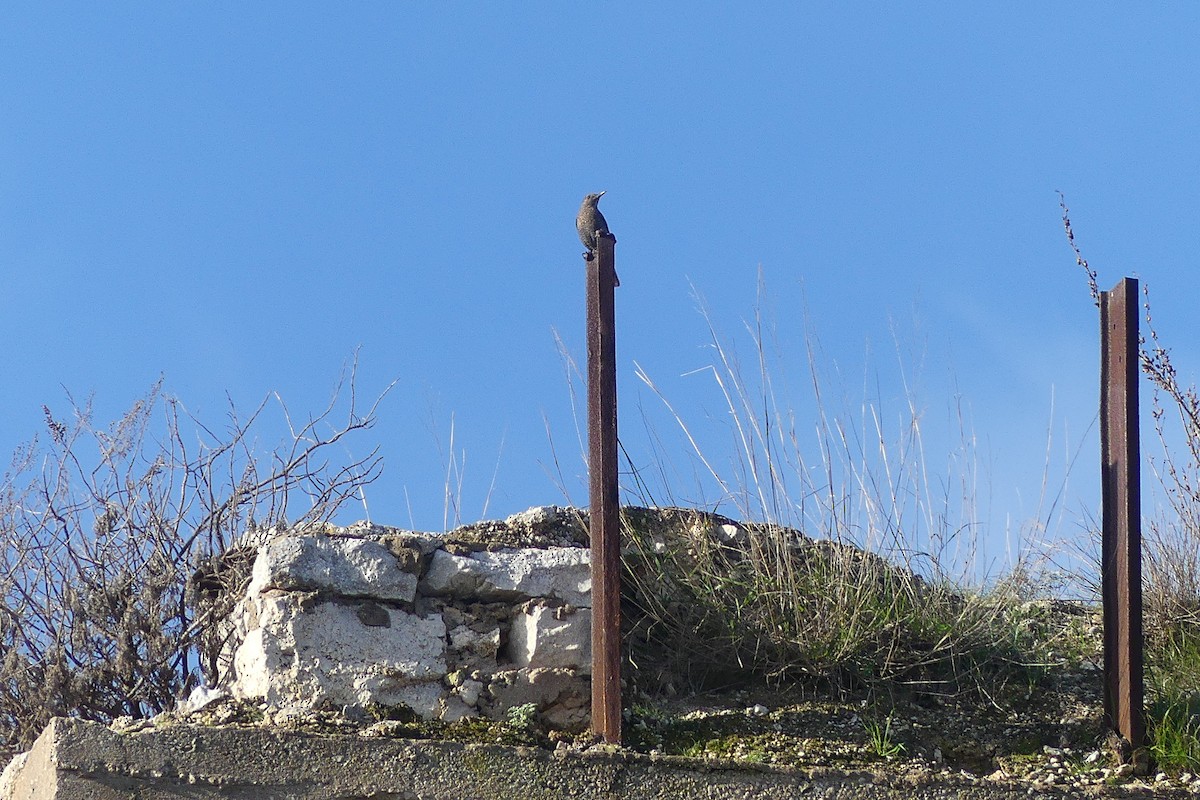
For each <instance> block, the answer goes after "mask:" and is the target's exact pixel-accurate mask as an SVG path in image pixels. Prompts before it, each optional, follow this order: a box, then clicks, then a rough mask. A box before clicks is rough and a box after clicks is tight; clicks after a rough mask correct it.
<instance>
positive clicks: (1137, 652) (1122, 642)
mask: <svg viewBox="0 0 1200 800" xmlns="http://www.w3.org/2000/svg"><path fill="white" fill-rule="evenodd" d="M1137 290H1138V285H1137V281H1136V280H1134V279H1133V278H1125V279H1123V280H1122V281H1121V282H1120V283H1118V284H1117V285H1116V286H1115V287H1113V289H1112V290H1111V291H1108V292H1101V293H1100V350H1101V356H1100V450H1101V456H1102V459H1103V460H1102V462H1101V481H1102V486H1103V520H1102V525H1103V544H1102V546H1101V564H1100V572H1101V584H1102V592H1103V597H1104V706H1105V713H1106V715H1107V717H1108V723H1109V725H1110V726H1111V727H1112V728H1113V729H1114V730H1115V731H1116V732H1117V733H1119V734H1121V736H1123V737H1125V739H1126V740H1127V741H1128V742H1129V744H1130V746H1131V748H1132V750H1133V751H1137V750H1139V749H1140V748H1141V747H1143V746H1144V744H1145V736H1146V721H1145V710H1144V708H1143V706H1142V694H1143V671H1142V669H1143V656H1142V519H1141V514H1142V509H1141V467H1140V464H1141V462H1140V458H1141V452H1140V447H1139V443H1138V371H1139V364H1138V301H1137Z"/></svg>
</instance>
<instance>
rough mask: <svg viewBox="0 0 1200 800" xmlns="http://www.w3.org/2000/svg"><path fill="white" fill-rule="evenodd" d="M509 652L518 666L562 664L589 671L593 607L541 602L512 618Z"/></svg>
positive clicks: (534, 666) (532, 666)
mask: <svg viewBox="0 0 1200 800" xmlns="http://www.w3.org/2000/svg"><path fill="white" fill-rule="evenodd" d="M508 653H509V657H510V658H511V659H512V661H513V663H514V664H516V665H517V666H519V667H531V668H535V669H536V668H542V667H563V668H567V669H576V670H579V671H580V672H581V673H583V674H590V673H591V667H592V613H591V609H587V608H573V607H571V606H560V607H558V608H551V607H549V606H542V605H537V606H532V607H530V608H528V609H527V610H525V611H523V612H522V613H519V614H517V615H516V616H515V617H514V618H513V621H512V628H511V629H510V631H509V634H508Z"/></svg>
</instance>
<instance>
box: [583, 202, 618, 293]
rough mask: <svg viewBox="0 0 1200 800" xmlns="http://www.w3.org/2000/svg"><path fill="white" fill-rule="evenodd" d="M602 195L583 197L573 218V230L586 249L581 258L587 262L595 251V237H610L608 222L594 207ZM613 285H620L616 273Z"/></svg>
mask: <svg viewBox="0 0 1200 800" xmlns="http://www.w3.org/2000/svg"><path fill="white" fill-rule="evenodd" d="M605 191H607V190H605ZM603 195H604V192H597V193H594V194H588V195H584V198H583V203H582V204H580V206H579V215H578V216H576V217H575V230H576V231H578V232H579V241H581V242H583V246H584V247H586V248H587V252H585V253H584V254H583V257H584V258H586V259H588V260H589V261H590V260H591V258H592V254H593V253H595V251H596V237H597V235H598V234H604V235H605V236H612V234H611V233H609V231H608V222H607V221H606V220H605V219H604V215H603V214H601V213H600V209H599V208H597V207H596V204H597V203H599V202H600V198H601V197H602V196H603ZM613 283H614V285H616V286H620V285H621V281H620V280H619V279H617V276H616V273H613Z"/></svg>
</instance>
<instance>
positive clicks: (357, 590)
mask: <svg viewBox="0 0 1200 800" xmlns="http://www.w3.org/2000/svg"><path fill="white" fill-rule="evenodd" d="M268 589H280V590H283V591H304V592H320V593H323V594H337V595H340V596H342V597H373V598H375V599H378V600H399V601H405V602H412V600H413V598H414V597H415V596H416V591H417V575H415V574H413V573H412V572H406V571H405V570H403V569H402V568H401V563H400V560H398V559H397V556H396V555H395V554H394V553H393V552H392V551H391V550H389V549H388V548H387V547H386V546H385V545H383V544H381V543H380V542H376V541H372V540H370V539H354V538H349V537H332V536H280V537H278V538H276V539H273V540H272V541H270V542H268V543H267V544H265V545H263V546H262V547H261V548H259V553H258V558H257V559H256V560H255V562H254V572H253V574H252V577H251V582H250V587H249V589H248V590H247V593H248V594H249V595H250V596H255V595H258V594H262V593H263V592H264V591H266V590H268Z"/></svg>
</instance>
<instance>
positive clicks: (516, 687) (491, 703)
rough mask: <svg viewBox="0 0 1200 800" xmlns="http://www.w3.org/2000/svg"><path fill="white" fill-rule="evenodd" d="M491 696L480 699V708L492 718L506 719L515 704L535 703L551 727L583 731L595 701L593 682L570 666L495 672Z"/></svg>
mask: <svg viewBox="0 0 1200 800" xmlns="http://www.w3.org/2000/svg"><path fill="white" fill-rule="evenodd" d="M487 692H488V695H489V698H490V699H489V700H488V701H487V702H485V701H484V700H483V699H482V698H481V699H480V701H479V706H480V710H482V711H483V712H484V713H485V714H486V715H487V716H488V717H491V718H492V719H502V718H503V717H504V714H505V712H506V711H507V710H508V709H510V708H513V707H514V706H523V705H527V704H529V703H533V704H534V705H535V706H537V709H538V713H539V714H540V715H541V717H542V719H543V721H544V722H545V723H546V725H548V726H549V727H551V728H554V729H557V730H564V731H580V730H583V729H584V728H585V727H587V723H588V719H589V714H588V708H589V706H590V704H591V698H592V694H591V692H592V690H591V682H590V681H589V680H588V679H587V678H586V677H584V676H583V675H581V674H579V673H577V672H575V671H573V670H567V669H517V670H507V671H505V672H497V673H495V674H494V675H492V676H491V682H490V683H489V684H488V687H487Z"/></svg>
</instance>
